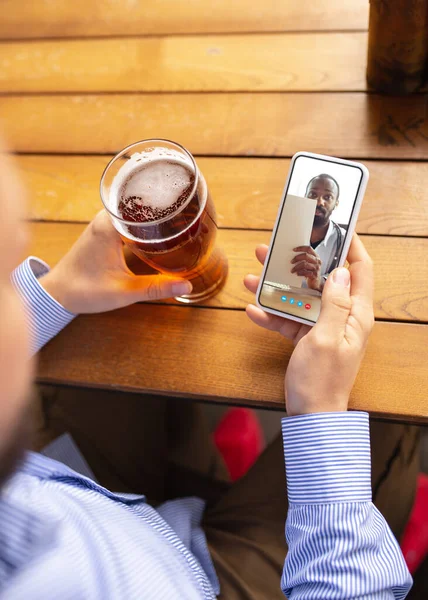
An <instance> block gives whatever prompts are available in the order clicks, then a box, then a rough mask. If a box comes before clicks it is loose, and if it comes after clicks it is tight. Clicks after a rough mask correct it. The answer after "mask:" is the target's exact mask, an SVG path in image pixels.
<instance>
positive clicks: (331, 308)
mask: <svg viewBox="0 0 428 600" xmlns="http://www.w3.org/2000/svg"><path fill="white" fill-rule="evenodd" d="M351 307H352V302H351V275H350V273H349V271H348V269H346V268H345V267H341V268H339V269H335V270H334V271H333V272H332V273H331V274H330V276H329V278H328V279H327V281H326V282H325V285H324V290H323V294H322V297H321V313H320V316H319V319H318V323H317V324H316V325H315V329H314V331H316V333H317V334H319V339H320V340H321V341H324V340H337V341H341V340H342V339H343V338H344V336H345V329H346V324H347V322H348V318H349V314H350V311H351Z"/></svg>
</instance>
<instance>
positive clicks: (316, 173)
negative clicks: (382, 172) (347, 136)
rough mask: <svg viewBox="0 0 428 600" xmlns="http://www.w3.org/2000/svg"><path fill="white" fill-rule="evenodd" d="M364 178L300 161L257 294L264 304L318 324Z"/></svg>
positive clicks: (343, 167) (355, 171) (348, 168)
mask: <svg viewBox="0 0 428 600" xmlns="http://www.w3.org/2000/svg"><path fill="white" fill-rule="evenodd" d="M362 180H363V171H362V169H361V168H360V167H358V166H352V165H348V164H340V163H337V162H334V161H329V160H327V159H321V158H315V157H312V156H304V155H300V156H298V157H297V158H296V160H295V161H294V163H293V167H292V172H291V176H290V180H289V184H288V187H287V189H286V191H285V202H284V203H283V205H282V208H281V214H280V216H279V221H278V227H277V230H276V233H275V237H274V240H273V244H272V250H271V253H270V256H269V261H268V264H267V268H266V271H265V276H264V280H263V285H262V288H261V292H260V296H259V302H260V304H261V306H264V307H266V308H271V309H274V310H277V311H279V312H282V313H284V314H288V315H294V316H297V317H300V318H302V319H307V320H309V321H313V322H315V321H316V320H317V318H318V316H319V312H320V308H321V295H322V290H323V287H324V283H325V281H326V279H327V277H328V275H329V273H331V271H333V269H335V268H336V267H337V266H338V263H339V259H340V256H341V252H342V248H343V245H344V243H345V240H346V237H347V233H348V229H349V224H350V222H351V219H352V215H353V212H354V209H355V205H356V200H357V196H358V192H359V189H360V186H361V183H362Z"/></svg>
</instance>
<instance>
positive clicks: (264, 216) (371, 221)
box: [17, 155, 428, 235]
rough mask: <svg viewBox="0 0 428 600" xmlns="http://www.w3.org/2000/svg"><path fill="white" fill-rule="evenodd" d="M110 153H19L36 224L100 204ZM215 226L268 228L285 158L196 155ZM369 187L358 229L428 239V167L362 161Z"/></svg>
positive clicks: (82, 215) (72, 217) (84, 217)
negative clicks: (212, 204)
mask: <svg viewBox="0 0 428 600" xmlns="http://www.w3.org/2000/svg"><path fill="white" fill-rule="evenodd" d="M109 158H110V157H108V156H55V155H52V156H36V155H35V156H18V157H17V163H18V166H19V168H20V170H21V173H22V175H23V177H24V180H25V183H26V185H27V189H28V192H29V206H28V209H29V216H30V218H31V219H35V220H47V221H81V222H87V221H90V220H91V219H92V217H93V216H94V215H95V214H96V213H97V212H98V210H99V209H100V207H101V201H100V196H99V181H100V177H101V174H102V172H103V169H104V167H105V165H106V164H107V162H108V160H109ZM197 162H198V165H199V167H200V169H201V170H202V172H203V173H204V175H205V178H206V180H207V181H208V185H209V187H210V189H211V193H212V196H213V198H214V200H215V204H216V207H217V216H218V224H219V226H220V227H235V228H243V229H272V227H273V224H274V221H275V217H276V212H277V210H278V205H279V201H280V199H281V196H282V193H283V187H284V183H285V178H286V174H287V172H288V168H289V164H290V161H289V160H288V159H253V158H203V157H201V158H198V159H197ZM366 165H367V167H368V169H369V171H370V182H369V186H368V188H367V193H366V197H365V200H364V202H363V205H362V208H361V212H360V217H359V220H358V225H357V231H358V232H359V233H374V234H392V235H428V203H427V201H426V197H427V190H428V164H427V163H424V162H420V163H419V162H418V163H411V162H391V163H390V162H383V161H367V162H366Z"/></svg>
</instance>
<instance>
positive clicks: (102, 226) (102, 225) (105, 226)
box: [91, 209, 121, 240]
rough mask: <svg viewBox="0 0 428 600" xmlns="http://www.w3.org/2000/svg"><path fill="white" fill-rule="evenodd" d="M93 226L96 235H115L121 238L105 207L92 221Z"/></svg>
mask: <svg viewBox="0 0 428 600" xmlns="http://www.w3.org/2000/svg"><path fill="white" fill-rule="evenodd" d="M91 227H92V229H93V231H94V233H95V234H96V235H104V236H109V237H114V238H118V239H119V240H120V239H121V238H120V235H119V234H118V232H117V231H116V229H115V227H114V225H113V223H112V221H111V219H110V217H109V215H108V213H107V211H106V210H105V209H103V210H100V212H99V213H98V214H97V215H96V216H95V217H94V219H93V220H92V222H91Z"/></svg>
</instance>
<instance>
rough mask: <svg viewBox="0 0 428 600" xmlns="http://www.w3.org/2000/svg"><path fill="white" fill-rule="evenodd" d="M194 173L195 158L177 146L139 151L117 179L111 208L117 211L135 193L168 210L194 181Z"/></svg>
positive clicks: (153, 205) (145, 201) (119, 172)
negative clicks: (175, 147)
mask: <svg viewBox="0 0 428 600" xmlns="http://www.w3.org/2000/svg"><path fill="white" fill-rule="evenodd" d="M193 173H194V166H193V163H192V162H191V159H190V158H189V157H187V156H184V155H183V154H181V153H179V152H177V151H175V150H173V149H169V148H162V147H159V146H158V147H155V148H147V149H146V150H144V151H143V152H135V153H134V154H132V155H131V156H130V157H129V158H128V160H126V162H124V163H123V165H122V166H121V167H120V169H119V171H118V172H117V173H116V175H115V177H114V179H113V182H112V184H111V188H110V192H109V196H108V208H109V210H110V211H111V212H113V213H114V214H117V208H118V204H119V202H120V201H121V200H122V201H124V200H126V198H129V197H131V196H134V198H137V199H139V198H141V200H139V201H141V202H142V205H143V204H144V205H145V206H148V207H150V208H155V209H156V208H157V209H159V210H164V209H166V208H168V207H169V206H170V205H172V204H174V202H176V200H177V199H178V198H179V197H180V195H181V194H182V193H183V191H184V190H185V189H186V188H187V187H188V186H189V185H190V183H191V175H192V174H193ZM143 194H144V199H143Z"/></svg>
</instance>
